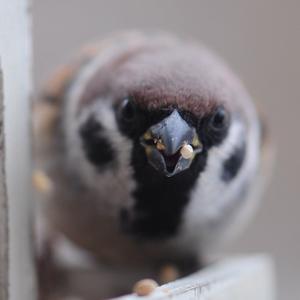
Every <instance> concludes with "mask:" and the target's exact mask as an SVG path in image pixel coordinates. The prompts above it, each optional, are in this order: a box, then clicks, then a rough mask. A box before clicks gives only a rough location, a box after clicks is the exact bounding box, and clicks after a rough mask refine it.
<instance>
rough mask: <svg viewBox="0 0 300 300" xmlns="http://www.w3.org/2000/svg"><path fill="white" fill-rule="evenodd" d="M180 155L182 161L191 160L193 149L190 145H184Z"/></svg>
mask: <svg viewBox="0 0 300 300" xmlns="http://www.w3.org/2000/svg"><path fill="white" fill-rule="evenodd" d="M180 154H181V155H182V157H183V158H184V159H190V158H192V156H193V154H194V149H193V147H192V146H191V145H188V144H185V145H184V146H183V147H182V148H181V149H180Z"/></svg>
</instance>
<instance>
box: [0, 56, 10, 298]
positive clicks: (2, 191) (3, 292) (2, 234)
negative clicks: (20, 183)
mask: <svg viewBox="0 0 300 300" xmlns="http://www.w3.org/2000/svg"><path fill="white" fill-rule="evenodd" d="M3 123H4V120H3V81H2V69H1V57H0V300H2V299H7V296H8V211H7V194H6V179H5V168H4V162H5V151H4V124H3Z"/></svg>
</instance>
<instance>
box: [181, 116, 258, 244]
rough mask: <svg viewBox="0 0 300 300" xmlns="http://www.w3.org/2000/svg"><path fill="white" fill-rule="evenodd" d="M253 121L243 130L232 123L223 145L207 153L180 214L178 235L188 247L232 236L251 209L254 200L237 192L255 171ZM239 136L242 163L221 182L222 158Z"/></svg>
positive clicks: (255, 150) (216, 242) (219, 240)
mask: <svg viewBox="0 0 300 300" xmlns="http://www.w3.org/2000/svg"><path fill="white" fill-rule="evenodd" d="M256 124H257V120H256V119H255V118H253V123H252V124H251V126H250V128H249V129H248V130H247V129H246V128H245V125H244V124H243V123H241V122H240V121H236V122H234V123H233V124H232V126H231V128H230V130H229V134H228V137H227V138H226V139H225V140H224V142H223V144H222V145H221V146H219V147H215V148H213V149H211V151H210V152H209V155H208V159H207V165H206V168H205V171H204V172H203V173H201V175H200V177H199V178H198V181H197V183H196V185H195V188H194V190H193V191H192V193H191V200H190V202H189V204H188V205H187V207H186V210H185V212H184V216H183V224H182V230H181V237H182V239H183V240H184V241H189V242H191V241H192V242H191V244H192V246H194V247H198V248H199V247H201V249H203V248H208V249H210V248H211V247H212V246H213V247H216V246H218V244H219V243H220V244H222V243H223V242H224V241H226V240H227V239H228V238H230V237H231V236H234V235H235V233H236V232H234V231H235V230H236V229H237V231H238V230H239V229H240V227H242V226H241V224H242V223H244V222H246V221H247V219H248V216H247V215H251V212H252V211H253V210H254V209H253V208H254V207H255V206H256V202H257V201H253V199H240V195H241V192H242V189H243V187H244V184H247V183H246V182H247V181H248V180H249V181H252V180H253V178H254V177H255V176H256V173H257V168H258V163H259V152H258V151H259V130H258V126H257V125H256ZM243 138H245V139H246V155H245V159H244V162H243V165H242V167H241V169H240V170H239V173H238V174H237V176H236V177H235V178H234V179H233V180H231V181H230V182H224V181H223V180H222V178H221V174H222V168H223V164H224V161H225V160H226V159H228V158H229V157H230V155H231V154H232V153H233V151H234V150H235V149H236V147H238V146H239V145H240V144H241V142H242V140H243ZM250 196H251V197H252V196H253V195H250V194H249V195H248V197H250ZM242 197H247V195H243V196H242ZM228 210H229V213H228ZM224 214H225V215H224ZM237 223H239V224H237Z"/></svg>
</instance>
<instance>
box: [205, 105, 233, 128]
mask: <svg viewBox="0 0 300 300" xmlns="http://www.w3.org/2000/svg"><path fill="white" fill-rule="evenodd" d="M228 121H229V115H228V112H227V111H226V110H225V109H224V107H219V108H217V110H216V111H215V113H214V114H213V116H212V118H211V121H210V125H211V127H212V128H213V129H215V130H221V129H224V128H226V127H227V125H228Z"/></svg>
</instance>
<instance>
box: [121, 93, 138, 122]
mask: <svg viewBox="0 0 300 300" xmlns="http://www.w3.org/2000/svg"><path fill="white" fill-rule="evenodd" d="M120 115H121V117H122V120H124V121H126V122H131V121H133V120H134V119H135V116H136V108H135V106H134V104H133V103H132V101H131V100H130V99H129V98H125V99H124V100H123V101H122V103H121V107H120Z"/></svg>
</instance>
